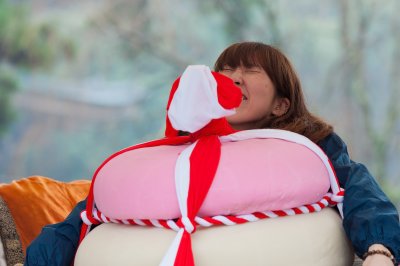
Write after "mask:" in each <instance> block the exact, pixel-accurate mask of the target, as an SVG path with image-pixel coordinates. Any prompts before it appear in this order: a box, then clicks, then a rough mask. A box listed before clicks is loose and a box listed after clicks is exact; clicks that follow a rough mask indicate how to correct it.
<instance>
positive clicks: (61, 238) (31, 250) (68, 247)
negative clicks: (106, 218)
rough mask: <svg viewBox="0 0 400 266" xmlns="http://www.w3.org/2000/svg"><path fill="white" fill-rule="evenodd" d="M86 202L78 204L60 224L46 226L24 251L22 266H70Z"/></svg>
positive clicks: (76, 245)
mask: <svg viewBox="0 0 400 266" xmlns="http://www.w3.org/2000/svg"><path fill="white" fill-rule="evenodd" d="M85 208H86V201H81V202H79V203H78V204H77V205H76V206H75V208H74V209H73V210H72V212H71V213H70V214H69V215H68V217H67V218H66V219H65V220H64V221H63V222H61V223H58V224H52V225H46V226H45V227H43V229H42V232H41V233H40V235H39V236H38V237H37V238H36V239H35V240H33V241H32V243H31V244H30V245H29V246H28V249H27V251H26V258H25V263H24V265H28V266H33V265H55V266H59V265H66V266H69V265H71V263H72V261H73V259H74V256H75V252H76V249H77V247H78V242H79V235H80V229H81V226H82V221H81V218H80V213H81V211H82V210H84V209H85Z"/></svg>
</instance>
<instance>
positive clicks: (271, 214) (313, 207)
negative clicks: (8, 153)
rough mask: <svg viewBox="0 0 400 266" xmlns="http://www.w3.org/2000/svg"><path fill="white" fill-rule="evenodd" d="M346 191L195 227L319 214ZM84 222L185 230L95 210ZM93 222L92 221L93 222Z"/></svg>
mask: <svg viewBox="0 0 400 266" xmlns="http://www.w3.org/2000/svg"><path fill="white" fill-rule="evenodd" d="M343 197H344V190H343V189H341V190H340V191H339V192H338V193H337V194H332V193H327V194H325V196H324V197H323V198H322V199H321V200H320V201H319V202H316V203H313V204H308V205H303V206H300V207H297V208H291V209H286V210H278V211H266V212H254V213H252V214H245V215H217V216H213V217H198V216H196V217H195V219H194V225H195V226H202V227H210V226H214V225H235V224H243V223H247V222H255V221H258V220H261V219H267V218H277V217H284V216H293V215H298V214H304V213H313V212H319V211H321V210H322V209H324V208H325V207H328V206H330V207H333V206H335V205H337V204H338V203H341V202H343ZM81 218H82V221H83V222H84V223H85V224H87V225H92V224H99V223H117V224H130V225H141V226H154V227H159V228H167V229H172V230H174V231H179V229H180V228H184V227H185V225H184V223H182V221H181V219H178V220H159V219H122V220H121V219H113V218H110V217H107V216H105V215H104V214H103V213H101V212H100V211H99V210H97V209H94V210H93V218H94V220H96V222H94V221H93V219H90V220H89V218H88V217H87V213H86V210H84V211H82V212H81ZM91 220H92V221H91Z"/></svg>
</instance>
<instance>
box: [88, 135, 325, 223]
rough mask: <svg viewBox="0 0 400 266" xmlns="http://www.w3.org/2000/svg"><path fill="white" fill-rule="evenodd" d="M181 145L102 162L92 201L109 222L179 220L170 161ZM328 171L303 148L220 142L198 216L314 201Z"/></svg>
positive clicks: (272, 143) (264, 141)
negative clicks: (213, 173) (207, 188)
mask: <svg viewBox="0 0 400 266" xmlns="http://www.w3.org/2000/svg"><path fill="white" fill-rule="evenodd" d="M185 148H187V146H185V145H181V146H157V147H150V148H143V149H137V150H130V151H126V152H124V153H122V154H120V155H118V156H116V157H114V158H113V159H111V160H110V161H109V162H108V163H106V164H105V165H104V166H103V167H102V168H101V170H100V171H99V173H98V175H97V177H96V182H95V184H94V199H95V202H96V205H97V208H98V209H99V210H100V211H101V212H103V213H104V215H106V216H108V217H111V218H114V219H173V218H177V217H180V216H181V214H180V211H179V206H178V201H177V197H176V192H175V177H174V172H175V163H176V159H177V158H178V156H179V154H180V152H182V151H183V150H184V149H185ZM329 187H330V183H329V176H328V171H327V169H326V167H325V165H324V164H323V162H322V161H321V159H320V158H319V157H318V156H317V155H316V154H315V153H314V152H313V151H311V150H310V149H309V148H307V147H305V146H303V145H301V144H296V143H292V142H290V141H285V140H280V139H249V140H242V141H238V142H226V143H223V144H222V147H221V159H220V164H219V167H218V170H217V173H216V176H215V178H214V182H213V184H212V185H211V188H210V190H209V193H208V195H207V197H206V199H205V201H204V203H203V205H202V207H201V209H200V211H199V214H198V215H199V216H214V215H228V214H233V215H239V214H248V213H253V212H255V211H267V210H281V209H288V208H293V207H298V206H301V205H305V204H311V203H314V202H317V201H319V200H320V199H321V198H322V197H323V195H324V194H325V193H326V192H327V191H328V190H329Z"/></svg>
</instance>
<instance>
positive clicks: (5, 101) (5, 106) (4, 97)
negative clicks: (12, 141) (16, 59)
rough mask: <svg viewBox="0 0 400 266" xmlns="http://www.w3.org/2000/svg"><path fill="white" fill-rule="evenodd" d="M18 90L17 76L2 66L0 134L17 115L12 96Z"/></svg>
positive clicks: (0, 73)
mask: <svg viewBox="0 0 400 266" xmlns="http://www.w3.org/2000/svg"><path fill="white" fill-rule="evenodd" d="M16 90H17V81H16V78H15V76H14V75H13V74H12V73H11V72H10V71H7V70H6V69H3V68H0V136H1V135H3V134H4V133H5V131H6V129H7V128H8V126H9V124H10V123H11V122H12V120H13V118H14V117H15V111H14V109H13V108H12V104H11V97H12V96H13V95H14V93H15V92H16Z"/></svg>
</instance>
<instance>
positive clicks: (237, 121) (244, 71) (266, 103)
mask: <svg viewBox="0 0 400 266" xmlns="http://www.w3.org/2000/svg"><path fill="white" fill-rule="evenodd" d="M220 73H221V74H223V75H225V76H227V77H229V78H231V79H232V80H233V82H234V83H235V84H236V85H237V86H238V87H239V88H240V89H241V91H242V94H243V98H242V103H241V104H240V106H239V107H238V108H236V114H234V115H232V116H228V117H227V120H228V122H229V124H231V126H232V127H233V128H235V129H238V130H246V129H254V128H255V127H256V126H255V125H256V122H257V121H259V120H261V119H263V118H265V117H267V116H271V115H279V113H276V112H277V110H276V108H277V106H279V102H280V101H279V97H277V95H276V90H275V87H274V85H273V83H272V81H271V79H270V78H269V76H268V75H267V73H266V72H265V71H264V69H263V68H262V67H258V66H253V67H245V66H239V67H236V68H233V67H229V66H224V68H223V69H222V70H221V71H220Z"/></svg>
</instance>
